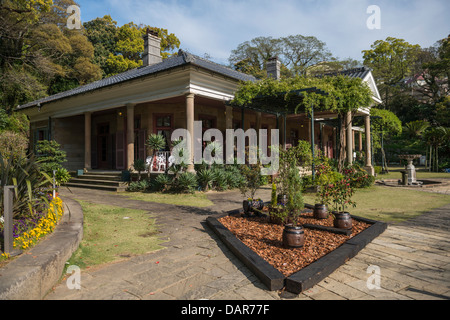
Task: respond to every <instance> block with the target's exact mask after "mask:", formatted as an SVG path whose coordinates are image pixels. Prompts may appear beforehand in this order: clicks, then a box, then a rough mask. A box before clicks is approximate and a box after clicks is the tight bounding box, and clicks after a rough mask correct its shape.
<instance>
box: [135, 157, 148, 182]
mask: <svg viewBox="0 0 450 320" xmlns="http://www.w3.org/2000/svg"><path fill="white" fill-rule="evenodd" d="M133 168H134V170H136V171H137V172H138V175H139V180H141V172H142V171H145V170H146V168H147V165H146V163H145V161H144V160H142V159H135V160H134V162H133Z"/></svg>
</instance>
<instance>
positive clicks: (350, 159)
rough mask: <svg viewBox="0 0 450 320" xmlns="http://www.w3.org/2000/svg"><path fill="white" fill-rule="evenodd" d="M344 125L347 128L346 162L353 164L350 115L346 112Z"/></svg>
mask: <svg viewBox="0 0 450 320" xmlns="http://www.w3.org/2000/svg"><path fill="white" fill-rule="evenodd" d="M345 125H346V127H347V132H346V136H347V162H348V164H350V165H351V164H353V123H352V113H351V112H350V111H349V112H347V116H346V121H345Z"/></svg>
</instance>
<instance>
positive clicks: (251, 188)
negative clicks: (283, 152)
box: [239, 164, 264, 214]
mask: <svg viewBox="0 0 450 320" xmlns="http://www.w3.org/2000/svg"><path fill="white" fill-rule="evenodd" d="M241 174H242V175H243V177H244V179H243V180H242V183H241V184H240V186H239V190H240V191H241V193H242V195H243V196H244V197H245V198H246V200H244V201H243V203H242V204H243V208H244V212H245V213H246V214H251V212H252V208H256V209H258V210H261V209H262V208H263V206H264V202H263V201H262V200H261V199H259V198H257V199H256V198H255V194H256V191H257V190H258V189H259V187H261V167H260V165H259V164H254V165H242V166H241Z"/></svg>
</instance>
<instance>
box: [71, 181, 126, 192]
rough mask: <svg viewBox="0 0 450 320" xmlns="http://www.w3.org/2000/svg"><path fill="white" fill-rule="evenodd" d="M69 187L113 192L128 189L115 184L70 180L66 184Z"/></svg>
mask: <svg viewBox="0 0 450 320" xmlns="http://www.w3.org/2000/svg"><path fill="white" fill-rule="evenodd" d="M65 185H66V186H67V187H69V188H70V187H73V188H85V189H97V190H106V191H111V192H122V191H125V190H126V189H127V187H126V186H125V187H114V186H105V185H96V184H82V183H71V182H68V183H66V184H65Z"/></svg>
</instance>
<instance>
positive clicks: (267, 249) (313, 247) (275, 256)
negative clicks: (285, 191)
mask: <svg viewBox="0 0 450 320" xmlns="http://www.w3.org/2000/svg"><path fill="white" fill-rule="evenodd" d="M219 222H220V223H222V224H223V225H224V226H225V227H226V228H227V229H228V230H230V231H231V233H233V234H234V235H235V236H236V237H237V238H238V239H239V240H241V241H242V242H243V243H244V244H245V245H247V246H248V247H249V248H250V249H252V250H253V251H254V252H256V253H257V254H258V255H259V256H261V257H262V258H263V259H264V260H266V261H267V262H268V263H269V264H271V265H272V266H274V267H275V268H276V269H277V270H279V271H280V272H281V273H282V274H283V275H284V276H286V277H287V276H290V275H292V274H293V273H295V272H297V271H299V270H300V269H302V268H303V267H305V266H307V265H309V264H311V263H312V262H314V261H316V260H318V259H319V258H321V257H323V256H325V255H326V254H327V253H329V252H331V251H333V250H334V249H336V248H338V247H339V246H340V245H342V244H343V243H344V242H346V241H347V240H349V239H350V238H352V237H353V236H355V235H357V234H359V233H360V232H361V231H363V230H365V229H367V228H368V227H369V226H370V225H369V224H367V223H364V222H361V221H357V220H356V221H354V223H353V227H352V233H351V235H349V236H347V235H343V234H336V233H333V232H327V231H322V230H313V229H309V228H305V245H304V246H303V247H302V248H292V249H287V248H284V247H283V245H282V234H283V228H284V226H282V225H278V224H273V223H269V222H268V219H267V218H266V217H254V218H242V217H240V216H227V217H223V218H221V219H219ZM300 222H301V224H303V225H307V224H312V225H314V224H316V225H322V226H333V218H332V217H329V218H328V219H324V220H317V219H314V218H313V216H312V213H311V212H305V213H302V214H301V216H300Z"/></svg>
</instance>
